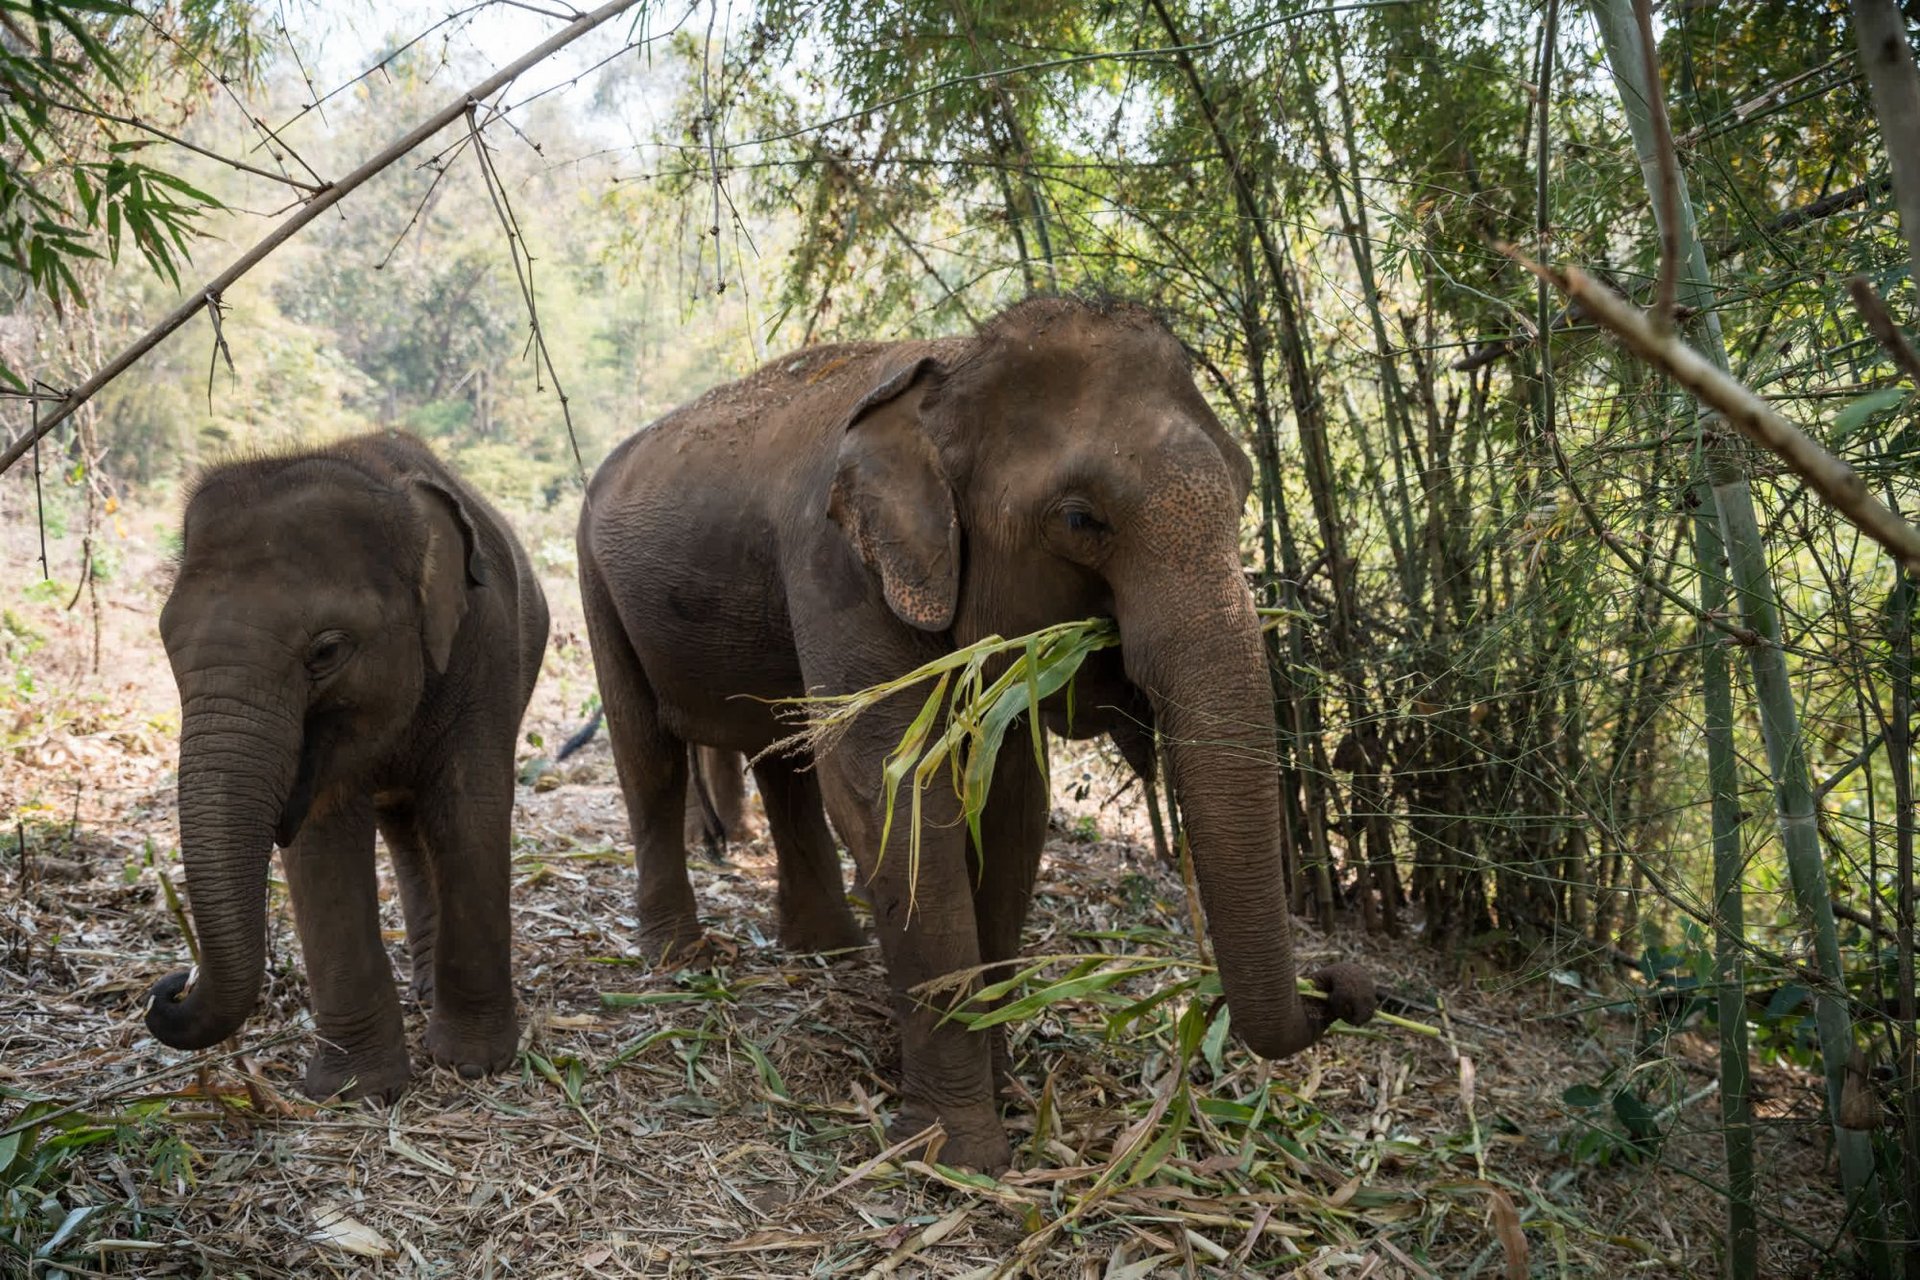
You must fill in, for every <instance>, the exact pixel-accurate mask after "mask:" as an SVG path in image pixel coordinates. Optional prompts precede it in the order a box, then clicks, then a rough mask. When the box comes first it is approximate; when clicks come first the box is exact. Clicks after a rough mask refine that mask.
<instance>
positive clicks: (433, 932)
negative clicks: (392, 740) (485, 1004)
mask: <svg viewBox="0 0 1920 1280" xmlns="http://www.w3.org/2000/svg"><path fill="white" fill-rule="evenodd" d="M376 803H377V807H376V808H375V810H374V819H375V821H376V822H377V823H378V824H379V827H380V835H381V837H382V838H383V839H385V840H386V842H387V852H388V853H389V854H391V855H392V857H393V875H394V879H395V880H396V881H397V882H398V883H399V886H400V909H401V911H402V912H403V913H404V914H405V916H406V920H407V960H408V969H409V971H410V972H411V974H412V978H413V998H414V1000H415V1001H417V1002H418V1003H419V1005H420V1007H421V1008H423V1009H424V1008H429V1007H431V1006H432V1004H433V943H434V939H435V938H436V937H437V936H438V934H439V932H440V906H439V892H440V891H439V884H438V877H437V875H436V874H435V868H434V865H433V850H432V849H431V848H429V847H428V845H427V842H426V840H425V838H424V837H422V836H421V834H420V820H419V814H418V812H417V811H416V809H415V807H414V803H413V799H412V798H411V797H408V798H406V799H403V800H398V801H393V802H376Z"/></svg>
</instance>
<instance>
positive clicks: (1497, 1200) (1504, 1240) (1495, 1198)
mask: <svg viewBox="0 0 1920 1280" xmlns="http://www.w3.org/2000/svg"><path fill="white" fill-rule="evenodd" d="M1487 1209H1488V1211H1489V1213H1490V1214H1491V1216H1492V1218H1493V1233H1494V1235H1495V1236H1497V1237H1498V1238H1499V1240H1500V1251H1501V1252H1502V1253H1503V1254H1505V1255H1506V1273H1507V1280H1527V1237H1526V1233H1525V1232H1523V1231H1521V1230H1520V1212H1519V1210H1517V1209H1515V1208H1514V1207H1513V1199H1512V1197H1510V1196H1508V1195H1507V1193H1506V1192H1504V1191H1502V1190H1501V1189H1500V1188H1498V1187H1488V1188H1487Z"/></svg>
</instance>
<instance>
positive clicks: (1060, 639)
mask: <svg viewBox="0 0 1920 1280" xmlns="http://www.w3.org/2000/svg"><path fill="white" fill-rule="evenodd" d="M1258 612H1259V614H1260V618H1261V625H1262V627H1263V628H1264V627H1271V626H1276V625H1278V624H1279V623H1280V622H1282V621H1284V620H1285V619H1286V618H1288V617H1289V616H1292V615H1291V614H1290V611H1288V610H1284V609H1260V610H1259V611H1258ZM1119 643H1120V627H1119V624H1117V623H1116V622H1115V621H1114V620H1113V619H1112V618H1082V619H1079V620H1078V621H1075V622H1061V623H1056V624H1055V625H1053V626H1050V627H1042V628H1041V629H1040V630H1038V631H1033V632H1029V633H1028V634H1026V635H1021V636H1014V637H1012V638H1010V639H1009V638H1006V637H1002V636H988V637H986V638H985V639H983V640H977V641H975V642H974V643H973V644H970V645H967V646H966V647H965V648H961V649H956V650H954V651H953V652H952V653H948V654H943V655H941V656H940V657H938V658H935V659H934V660H933V661H931V662H928V663H924V664H923V665H921V666H918V667H915V668H914V669H913V670H912V671H909V672H907V673H906V674H905V675H902V676H898V677H896V678H894V679H892V680H888V681H885V682H884V683H881V684H876V685H873V686H871V687H869V688H865V689H859V690H856V691H855V692H853V693H845V694H831V695H820V696H813V697H804V698H788V699H783V700H782V705H783V706H788V707H792V708H794V709H796V711H797V712H798V713H799V720H800V724H801V728H800V730H799V732H797V733H795V734H793V735H792V736H791V737H788V738H786V739H783V740H782V741H780V742H778V743H776V744H774V746H773V747H771V748H769V750H770V751H784V750H789V749H792V748H796V747H800V748H805V749H806V750H808V751H810V752H811V753H812V754H814V755H815V756H819V755H822V754H824V753H825V752H827V751H828V750H830V749H832V747H833V746H834V744H835V743H837V742H839V741H840V739H841V738H842V737H843V736H844V735H845V734H846V732H847V730H848V729H850V728H852V726H853V723H854V721H856V720H858V719H859V718H860V717H861V716H862V715H864V714H865V713H866V712H868V711H871V710H872V709H873V708H875V707H877V706H879V705H880V704H881V703H882V702H885V701H886V700H887V699H889V698H891V697H893V696H894V695H896V694H899V693H903V692H905V691H906V690H908V689H912V688H915V687H916V686H919V685H922V684H925V683H927V682H928V681H932V682H933V688H932V690H931V691H930V692H929V693H928V694H927V697H926V701H925V702H923V703H922V704H921V707H920V712H919V714H918V715H916V716H915V717H914V718H913V720H912V721H911V722H910V723H909V724H908V725H907V729H906V732H905V733H903V734H902V735H901V737H900V741H899V742H898V743H896V744H895V745H894V747H893V749H892V751H890V752H889V753H888V754H887V759H886V763H885V766H884V770H883V782H884V785H885V788H886V816H885V819H884V822H883V824H882V827H881V834H880V855H881V856H882V857H885V856H886V851H887V847H888V843H889V841H890V840H891V838H892V834H893V820H894V813H895V809H896V807H897V802H898V800H899V796H900V786H901V784H902V783H903V782H905V781H906V779H907V777H908V775H909V774H911V775H912V777H913V789H912V793H911V800H910V808H909V815H910V816H909V825H908V844H907V858H908V881H909V885H910V886H913V887H917V885H918V883H919V878H920V877H919V871H920V831H921V797H922V796H923V795H925V793H926V790H927V788H928V786H930V785H931V784H932V782H933V779H934V778H935V776H936V775H937V774H938V773H939V771H940V766H941V765H942V764H945V765H947V766H948V770H949V773H950V775H951V777H952V780H953V787H954V792H955V794H956V795H958V796H959V798H960V802H961V810H962V813H963V814H964V816H965V818H966V821H967V830H968V832H969V833H970V835H971V836H972V839H973V847H974V849H975V850H976V851H977V850H979V849H980V847H981V844H980V815H981V814H982V813H983V812H984V811H985V809H986V803H987V790H988V788H989V786H990V785H991V784H992V780H993V767H994V762H995V761H996V760H997V759H998V758H999V755H1000V749H1001V746H1002V745H1003V743H1004V741H1005V739H1006V736H1007V730H1008V729H1010V728H1011V727H1012V726H1013V722H1014V721H1015V720H1016V719H1018V718H1019V716H1020V714H1021V713H1022V712H1028V713H1030V714H1028V716H1027V726H1028V729H1029V732H1030V736H1031V738H1032V744H1033V752H1034V758H1035V759H1036V760H1037V761H1038V762H1039V764H1040V768H1041V772H1042V773H1043V774H1044V773H1045V771H1046V749H1045V743H1044V739H1043V736H1042V734H1043V730H1042V727H1041V724H1040V717H1039V714H1038V712H1039V707H1040V704H1041V702H1042V701H1044V700H1045V699H1047V698H1049V697H1051V696H1053V695H1054V694H1055V693H1058V692H1059V691H1060V690H1061V689H1063V688H1064V689H1065V690H1066V698H1067V715H1068V718H1069V719H1071V718H1072V716H1073V687H1072V682H1073V677H1074V675H1075V673H1077V672H1078V671H1079V670H1080V665H1081V664H1082V663H1083V662H1085V661H1086V659H1087V657H1088V655H1090V654H1093V653H1097V652H1099V651H1100V650H1102V649H1111V648H1114V647H1115V646H1117V645H1119ZM989 672H991V673H992V674H991V677H989ZM943 708H944V710H945V712H946V715H945V720H944V726H945V727H944V728H941V729H940V730H939V731H938V732H937V733H936V732H935V729H936V726H938V725H940V724H941V723H942V717H941V711H942V709H943ZM913 904H914V897H913V892H912V888H910V889H909V895H908V905H909V908H911V907H912V906H913Z"/></svg>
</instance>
